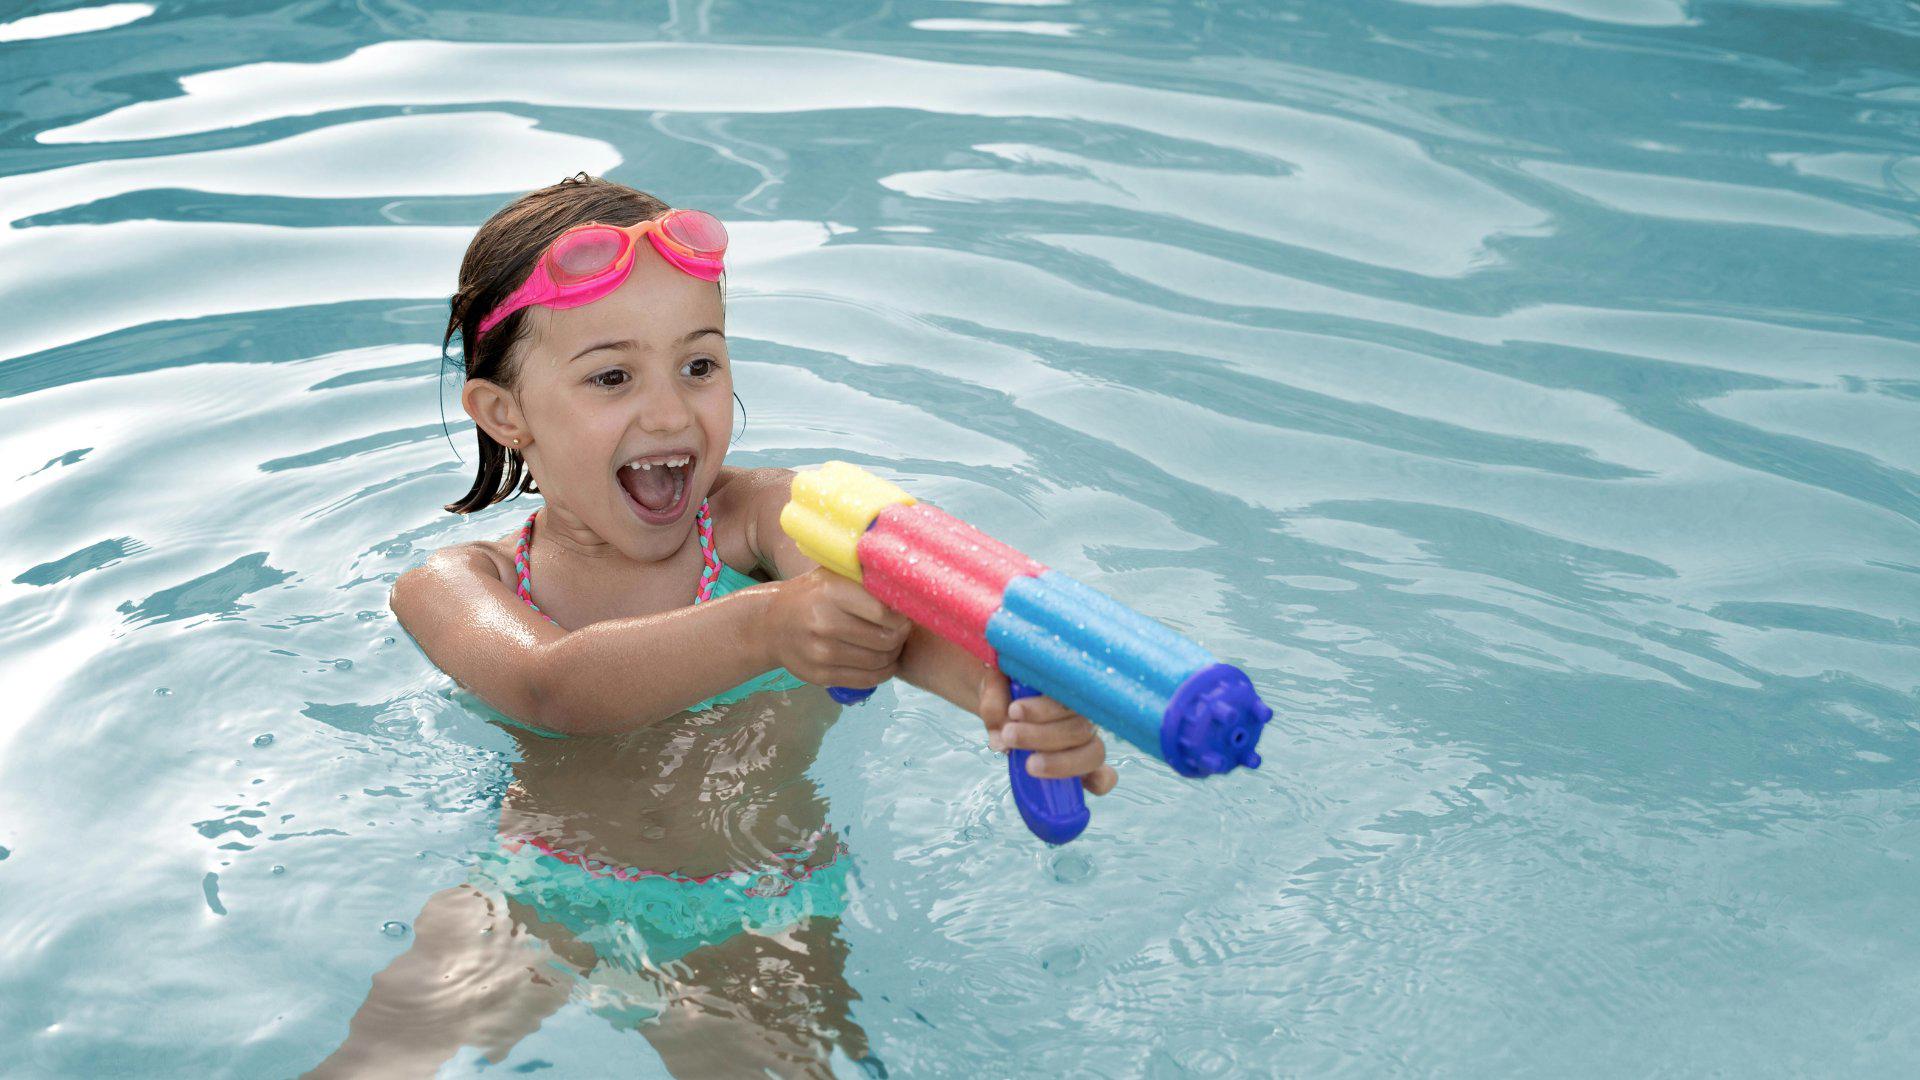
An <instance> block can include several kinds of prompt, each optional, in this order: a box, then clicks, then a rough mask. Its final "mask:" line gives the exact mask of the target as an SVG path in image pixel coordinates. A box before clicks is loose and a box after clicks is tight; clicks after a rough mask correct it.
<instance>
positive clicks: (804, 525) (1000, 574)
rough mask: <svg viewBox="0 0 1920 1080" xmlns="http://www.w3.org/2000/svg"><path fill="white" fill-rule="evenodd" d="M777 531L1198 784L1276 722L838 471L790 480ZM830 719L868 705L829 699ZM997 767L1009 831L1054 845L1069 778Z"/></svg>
mask: <svg viewBox="0 0 1920 1080" xmlns="http://www.w3.org/2000/svg"><path fill="white" fill-rule="evenodd" d="M780 527H781V528H782V529H784V530H786V533H787V535H788V536H791V537H793V539H794V542H795V543H797V544H798V545H799V546H800V550H801V551H803V552H805V553H806V554H807V555H808V557H810V558H812V559H813V560H814V561H815V562H818V563H819V564H820V565H822V566H825V567H827V568H828V569H830V570H833V571H835V572H837V573H839V574H841V575H843V576H845V577H849V578H852V579H853V580H855V581H857V582H860V583H861V584H862V585H863V586H865V587H866V590H867V592H869V593H871V594H872V595H873V596H874V598H875V599H878V600H879V601H880V602H881V603H884V604H886V605H887V606H888V607H890V608H892V609H893V610H895V611H897V612H899V613H900V614H902V615H905V616H906V617H907V618H909V619H912V620H913V621H914V622H916V623H919V624H920V625H921V626H924V627H926V628H927V629H928V630H931V631H933V632H934V633H936V634H939V635H940V636H941V637H943V638H946V639H947V640H948V641H951V642H953V643H954V644H956V645H959V646H960V647H961V648H964V649H966V650H967V651H968V652H970V653H972V654H973V655H974V656H976V657H979V658H980V660H982V661H983V662H985V663H986V664H988V665H990V666H992V667H994V668H996V669H997V670H999V671H1001V672H1002V673H1004V674H1005V675H1006V676H1007V678H1008V680H1009V682H1010V684H1011V686H1012V691H1013V696H1014V697H1015V698H1022V697H1032V696H1034V695H1036V694H1045V695H1046V696H1048V697H1051V698H1053V699H1054V700H1056V701H1058V702H1060V703H1062V704H1064V705H1066V706H1067V707H1068V708H1070V709H1073V710H1074V711H1075V712H1078V713H1079V714H1080V715H1082V716H1084V717H1086V718H1087V719H1088V720H1091V721H1093V722H1094V723H1095V724H1097V725H1099V726H1100V727H1102V728H1105V729H1106V730H1108V731H1111V732H1113V733H1114V734H1116V735H1118V736H1120V737H1121V738H1123V739H1125V740H1126V741H1128V742H1129V743H1132V744H1133V745H1134V746H1137V747H1139V748H1140V749H1142V750H1144V751H1146V752H1147V753H1149V754H1152V755H1153V756H1154V757H1156V758H1159V759H1160V760H1161V761H1164V762H1166V763H1167V764H1168V765H1170V766H1172V767H1173V771H1175V772H1177V773H1179V774H1180V775H1181V776H1186V777H1192V778H1196V779H1198V778H1203V777H1208V776H1214V775H1217V774H1219V773H1224V772H1228V771H1231V770H1232V769H1233V768H1234V767H1235V766H1239V765H1244V766H1246V767H1247V768H1249V769H1255V768H1259V766H1260V755H1259V754H1258V753H1256V752H1255V750H1254V747H1255V745H1256V744H1258V743H1259V741H1260V732H1261V730H1262V729H1263V728H1264V727H1265V726H1266V723H1267V721H1268V720H1270V719H1272V718H1273V710H1272V709H1269V708H1268V707H1267V706H1266V704H1265V703H1264V702H1262V701H1261V700H1260V695H1259V693H1258V692H1256V691H1255V690H1254V688H1253V683H1252V681H1251V680H1249V679H1248V678H1247V676H1246V673H1244V672H1242V671H1241V670H1240V669H1239V668H1236V667H1234V666H1232V665H1230V664H1223V663H1220V662H1219V661H1218V660H1216V659H1215V658H1214V656H1213V654H1212V653H1209V652H1207V650H1205V649H1203V648H1201V647H1200V646H1199V645H1197V644H1195V643H1194V642H1193V641H1191V640H1189V639H1188V638H1185V637H1182V636H1181V635H1179V634H1176V633H1174V632H1173V631H1172V630H1169V629H1167V628H1166V627H1165V626H1162V625H1161V624H1160V623H1158V622H1155V621H1154V620H1152V619H1149V618H1147V617H1146V616H1144V615H1142V614H1140V613H1139V612H1137V611H1134V610H1133V609H1132V608H1129V607H1126V606H1125V605H1123V604H1120V603H1119V602H1117V601H1115V600H1113V599H1112V598H1110V597H1108V596H1106V595H1105V594H1103V593H1099V592H1096V591H1094V590H1093V589H1090V588H1088V587H1087V586H1085V585H1082V584H1081V583H1080V582H1078V581H1075V580H1074V579H1072V578H1070V577H1068V576H1066V575H1065V574H1062V573H1060V572H1058V571H1055V570H1049V569H1048V568H1046V567H1045V566H1042V565H1041V564H1039V563H1037V562H1035V561H1034V560H1032V559H1030V558H1028V557H1027V556H1025V555H1022V554H1021V553H1020V552H1018V551H1015V550H1014V549H1013V548H1010V547H1008V546H1007V545H1005V544H1003V543H1001V542H1000V541H998V540H995V539H994V538H992V537H990V536H988V535H987V534H985V533H983V532H981V531H980V530H978V529H975V528H974V527H973V526H971V525H968V524H967V523H965V522H963V521H961V520H960V519H958V518H955V517H953V516H951V515H949V514H946V513H944V512H942V511H940V510H937V509H935V508H933V507H931V506H928V505H926V504H925V503H921V502H918V501H916V500H915V499H914V498H913V496H911V495H908V494H907V493H906V492H905V491H902V490H901V489H900V488H898V487H896V486H895V485H893V484H890V483H888V482H887V481H885V480H882V479H880V478H879V477H877V476H875V475H873V474H872V473H870V472H867V471H866V470H865V469H862V468H860V467H859V466H857V465H851V464H848V463H847V462H844V461H830V462H828V463H827V464H826V465H824V466H823V467H821V468H819V469H813V470H808V471H806V472H802V473H799V474H798V475H797V476H796V477H795V478H794V481H793V494H792V498H791V500H790V501H789V502H788V503H787V505H786V507H785V508H784V509H783V510H781V512H780ZM829 692H830V693H831V694H832V695H833V697H834V700H836V701H839V702H841V703H842V704H853V703H855V702H858V701H864V700H866V698H867V696H868V695H870V694H872V693H873V691H871V690H854V689H848V688H846V687H832V688H830V690H829ZM1028 754H1029V751H1026V750H1015V751H1013V752H1012V753H1011V754H1009V755H1008V756H1007V773H1008V779H1009V780H1010V781H1011V783H1012V785H1013V796H1014V803H1015V805H1017V806H1018V807H1019V808H1020V817H1021V819H1022V820H1024V821H1025V822H1026V823H1027V828H1029V829H1031V830H1032V831H1033V834H1034V835H1035V836H1038V837H1040V838H1041V839H1042V840H1045V841H1047V842H1048V843H1050V844H1064V843H1066V842H1067V841H1069V840H1071V839H1073V838H1074V837H1076V836H1078V835H1080V833H1081V832H1082V831H1083V830H1085V829H1086V827H1087V821H1088V819H1089V815H1088V813H1087V807H1086V798H1085V795H1084V794H1083V792H1082V790H1081V786H1080V780H1079V779H1078V778H1077V777H1071V778H1068V779H1065V780H1042V779H1038V778H1036V777H1033V776H1030V775H1028V773H1027V757H1028Z"/></svg>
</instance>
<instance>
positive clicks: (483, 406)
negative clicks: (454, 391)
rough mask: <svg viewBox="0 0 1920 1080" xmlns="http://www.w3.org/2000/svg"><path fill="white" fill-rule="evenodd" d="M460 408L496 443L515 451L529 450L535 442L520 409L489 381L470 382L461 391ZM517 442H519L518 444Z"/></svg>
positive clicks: (498, 385) (474, 380)
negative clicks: (516, 440)
mask: <svg viewBox="0 0 1920 1080" xmlns="http://www.w3.org/2000/svg"><path fill="white" fill-rule="evenodd" d="M460 407H461V408H463V409H465V410H466V411H467V415H468V416H470V417H472V418H473V422H474V423H475V424H477V425H479V427H480V430H481V431H484V432H486V433H487V434H488V435H489V436H490V437H491V438H492V439H493V441H494V442H497V443H499V444H500V445H501V446H505V447H508V448H509V449H513V450H522V451H524V450H525V449H527V447H528V446H529V445H531V444H532V442H533V437H532V433H531V432H529V431H528V429H527V423H526V418H525V417H524V416H522V415H521V414H520V405H519V403H518V402H516V401H514V400H513V395H512V394H509V393H507V391H506V388H504V387H502V386H501V385H500V384H499V383H496V382H493V381H491V380H489V379H468V380H467V381H466V384H465V385H464V386H462V387H461V388H460ZM515 439H518V440H520V441H519V442H518V443H517V444H516V443H515V442H514V440H515Z"/></svg>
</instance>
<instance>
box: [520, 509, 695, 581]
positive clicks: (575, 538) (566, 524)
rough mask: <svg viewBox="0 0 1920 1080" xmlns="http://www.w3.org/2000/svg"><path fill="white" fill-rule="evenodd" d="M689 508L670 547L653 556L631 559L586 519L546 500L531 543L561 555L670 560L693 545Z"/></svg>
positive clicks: (651, 562)
mask: <svg viewBox="0 0 1920 1080" xmlns="http://www.w3.org/2000/svg"><path fill="white" fill-rule="evenodd" d="M697 510H698V507H695V508H694V510H690V511H689V512H688V513H687V517H686V518H685V519H684V521H685V524H686V525H687V526H689V527H688V528H687V531H686V533H685V534H683V535H682V536H681V537H680V539H679V542H678V543H675V544H674V546H673V548H672V550H670V551H666V552H664V553H662V554H661V555H660V556H659V557H657V558H654V559H635V558H633V557H632V556H630V555H628V554H627V553H626V552H624V551H622V550H620V549H619V548H618V547H616V546H614V545H613V544H611V543H609V542H608V541H607V540H606V539H604V538H603V537H601V536H600V534H599V533H596V532H595V531H594V530H593V529H592V528H591V527H590V526H588V525H587V524H586V522H584V521H582V520H580V518H578V517H576V516H575V515H573V514H571V513H568V512H567V511H566V510H565V509H563V508H561V507H557V506H554V505H553V504H551V503H549V504H547V505H546V506H543V507H541V508H540V510H539V511H538V513H539V515H540V520H539V524H538V526H537V527H536V529H535V531H534V537H533V544H534V547H535V548H536V549H539V550H543V551H547V552H551V553H554V554H557V555H559V557H561V558H564V559H599V560H613V561H624V562H628V563H633V564H634V565H636V566H646V565H654V564H659V563H664V562H671V561H673V560H674V558H675V557H676V556H679V555H680V554H681V553H683V552H684V551H685V550H686V549H687V548H689V547H697V546H698V543H697V539H696V538H697V534H698V531H699V530H698V528H697V527H693V526H694V524H695V523H694V521H693V518H694V514H695V512H696V511H697Z"/></svg>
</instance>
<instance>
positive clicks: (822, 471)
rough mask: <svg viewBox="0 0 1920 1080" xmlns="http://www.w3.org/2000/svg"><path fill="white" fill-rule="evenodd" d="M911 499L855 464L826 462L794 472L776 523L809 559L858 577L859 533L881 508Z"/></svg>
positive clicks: (911, 497)
mask: <svg viewBox="0 0 1920 1080" xmlns="http://www.w3.org/2000/svg"><path fill="white" fill-rule="evenodd" d="M916 501H918V500H916V499H914V497H913V496H911V495H909V494H907V493H906V492H905V491H903V490H901V489H900V488H899V487H898V486H897V485H895V484H891V483H888V482H887V481H885V480H882V479H880V478H879V477H877V476H875V475H873V474H872V473H870V472H868V471H867V470H865V469H863V468H861V467H860V466H858V465H855V464H852V463H851V462H846V461H829V462H827V463H826V464H825V465H822V466H820V467H819V468H817V469H808V470H806V471H805V472H800V473H796V474H794V477H793V493H792V497H791V498H790V499H789V500H788V501H787V505H786V506H785V508H783V509H782V510H781V511H780V527H781V528H782V529H784V530H786V533H787V535H788V536H791V537H793V542H794V543H796V544H798V545H800V550H801V551H803V552H805V553H806V555H807V557H808V558H810V559H812V560H813V561H814V562H817V563H819V564H820V565H822V566H824V567H826V568H827V569H829V570H832V571H834V572H835V573H838V574H840V575H842V576H844V577H850V578H852V579H853V580H855V581H859V580H860V556H859V554H858V552H857V550H856V546H857V545H858V544H859V543H860V534H861V533H864V532H866V531H867V526H869V525H871V524H873V519H874V518H876V517H879V516H880V511H882V510H885V509H886V508H887V507H889V506H912V505H913V504H914V503H915V502H916Z"/></svg>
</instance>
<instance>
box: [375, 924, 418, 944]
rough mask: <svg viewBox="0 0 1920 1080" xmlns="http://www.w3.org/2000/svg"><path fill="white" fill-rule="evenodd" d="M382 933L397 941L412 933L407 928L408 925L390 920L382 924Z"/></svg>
mask: <svg viewBox="0 0 1920 1080" xmlns="http://www.w3.org/2000/svg"><path fill="white" fill-rule="evenodd" d="M380 932H381V933H382V934H385V935H386V936H387V937H390V938H393V939H395V940H396V941H397V940H399V939H400V938H403V937H406V936H407V935H408V934H409V933H411V932H412V931H410V930H409V929H408V928H407V924H406V923H403V922H401V921H400V920H398V919H389V920H387V921H386V922H384V923H381V924H380Z"/></svg>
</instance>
